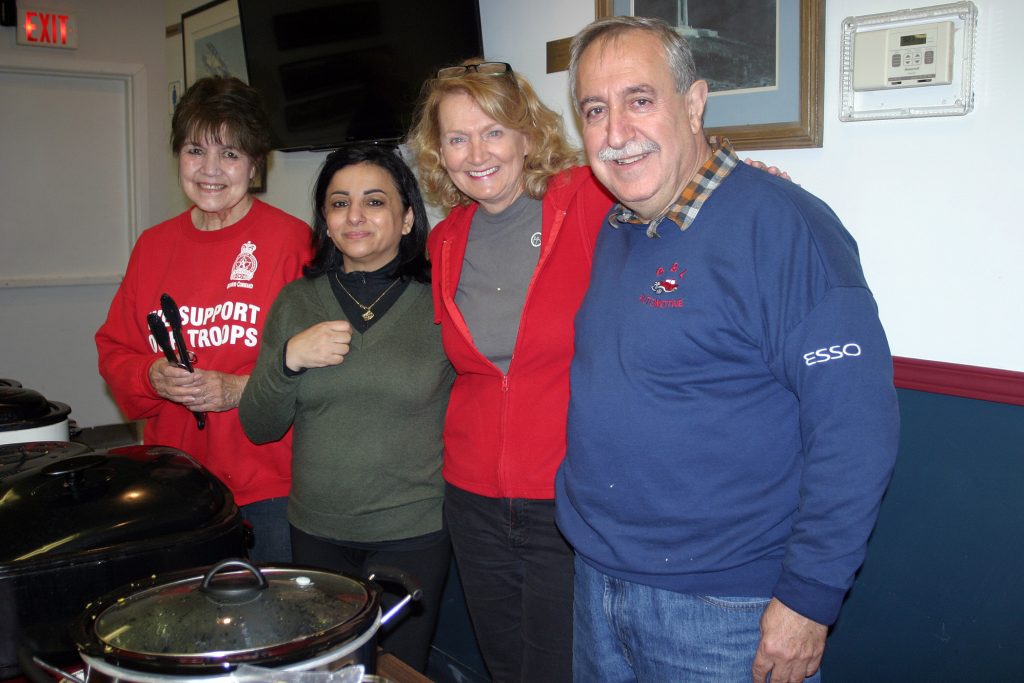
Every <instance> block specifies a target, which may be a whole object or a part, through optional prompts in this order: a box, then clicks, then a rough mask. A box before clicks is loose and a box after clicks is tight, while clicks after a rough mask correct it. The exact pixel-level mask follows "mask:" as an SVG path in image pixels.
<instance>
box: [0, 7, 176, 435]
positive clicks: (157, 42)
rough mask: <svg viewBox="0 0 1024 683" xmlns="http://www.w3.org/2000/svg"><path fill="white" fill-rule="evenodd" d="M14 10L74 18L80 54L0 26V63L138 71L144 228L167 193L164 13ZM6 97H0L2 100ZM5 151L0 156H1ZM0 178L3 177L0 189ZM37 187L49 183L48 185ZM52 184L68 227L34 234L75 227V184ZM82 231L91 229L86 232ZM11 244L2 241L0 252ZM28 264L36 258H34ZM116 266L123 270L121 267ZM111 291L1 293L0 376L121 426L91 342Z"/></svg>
mask: <svg viewBox="0 0 1024 683" xmlns="http://www.w3.org/2000/svg"><path fill="white" fill-rule="evenodd" d="M19 4H21V5H22V6H28V7H31V8H33V9H36V8H38V9H41V10H44V11H46V10H56V11H61V12H66V13H67V12H69V13H72V14H75V15H77V17H78V28H79V43H78V44H79V47H78V49H77V50H59V49H54V48H38V47H28V46H21V45H17V44H16V41H15V29H14V27H3V28H0V64H8V65H10V64H12V63H15V62H17V63H25V62H29V63H31V64H33V66H36V65H38V66H41V67H48V68H50V67H52V68H54V69H65V68H70V69H74V68H75V65H76V64H79V65H80V64H85V63H90V64H99V63H102V64H127V65H139V66H141V67H142V68H141V71H140V72H139V82H140V83H144V90H145V92H144V93H143V97H144V101H145V106H144V107H143V110H144V111H143V115H142V117H141V120H139V121H137V122H136V123H137V125H139V126H142V127H144V129H145V133H144V138H143V139H142V142H141V146H142V147H143V149H142V150H140V156H141V160H140V162H139V167H140V175H139V177H137V178H136V182H137V183H138V186H139V192H138V197H139V208H138V222H139V223H141V224H142V226H141V227H146V226H148V225H151V224H152V223H154V222H156V221H157V220H158V219H160V218H162V217H164V216H166V215H167V201H166V194H165V193H164V192H162V191H154V189H155V188H163V187H165V185H166V184H167V180H166V170H165V166H164V165H163V164H162V163H161V161H162V159H163V158H164V156H165V152H164V147H165V146H166V142H165V140H166V135H165V134H164V132H163V131H162V128H161V125H162V123H161V122H162V116H163V114H164V112H165V111H166V88H167V83H166V77H165V75H164V54H163V49H162V45H163V42H162V41H163V35H164V21H163V14H162V13H161V12H159V11H154V9H158V6H156V5H154V4H152V3H146V2H139V3H136V2H124V1H122V0H32V2H31V3H28V2H25V3H19ZM4 96H5V94H4V93H3V92H0V97H4ZM88 114H89V112H83V116H82V121H83V125H82V130H81V131H80V133H81V135H83V136H87V135H89V130H88V125H87V124H85V123H84V122H85V121H88V119H89V116H88ZM36 123H37V121H35V120H26V121H24V125H25V126H32V125H34V124H36ZM4 153H5V152H4V151H3V150H0V154H4ZM75 153H76V150H75V149H68V148H66V147H65V146H60V147H59V148H56V149H51V150H39V154H49V155H52V157H53V158H54V159H55V160H58V162H59V160H60V159H62V158H68V157H70V156H72V155H74V154H75ZM4 167H5V168H8V169H10V168H12V167H15V168H16V167H17V166H16V164H12V163H11V160H10V159H5V164H4ZM8 172H10V171H8ZM4 180H6V179H0V182H3V181H4ZM22 180H23V179H22ZM41 182H42V183H46V178H42V179H41ZM54 185H55V186H54V187H52V188H47V192H46V193H45V195H46V199H47V200H48V202H49V203H50V204H51V205H52V204H57V205H58V206H59V205H64V206H65V207H69V208H68V210H67V212H66V214H65V215H64V216H63V217H62V219H63V220H65V221H66V224H65V225H63V226H53V225H52V224H41V225H38V226H32V227H33V229H35V230H39V231H47V232H51V233H53V234H54V236H55V237H56V235H58V234H59V233H60V231H59V230H54V229H53V228H54V227H61V228H62V229H64V230H67V229H74V226H75V221H76V215H75V212H74V211H73V209H71V208H70V207H74V206H75V205H76V204H79V203H81V202H80V201H79V199H81V194H80V193H82V192H83V189H82V188H81V187H77V186H75V184H74V183H54ZM83 185H85V184H84V183H83ZM76 192H77V193H79V195H78V197H76ZM112 210H118V209H112ZM120 210H123V209H120ZM0 211H3V212H8V213H6V214H5V215H11V213H10V211H11V207H0ZM69 226H70V227H69ZM80 227H81V229H88V226H80ZM10 237H11V236H10V235H0V245H2V244H3V243H4V242H6V241H7V240H8V239H9V238H10ZM118 246H119V247H120V246H121V245H118ZM0 248H4V247H3V246H0ZM50 248H52V249H54V250H62V249H64V250H66V249H67V247H66V246H65V245H62V243H61V241H60V240H59V239H53V240H52V245H51V246H50ZM124 253H125V254H126V253H127V252H126V251H125V252H124ZM32 256H33V257H34V258H39V255H38V254H35V255H32ZM123 267H124V264H121V266H120V268H122V269H123ZM115 289H116V285H113V284H100V285H76V286H46V287H24V288H23V287H2V286H0V316H2V317H0V320H2V328H3V334H2V335H0V377H7V378H12V379H16V380H19V381H21V382H22V383H23V384H24V385H25V386H27V387H30V388H33V389H36V390H38V391H41V392H42V393H43V394H44V395H45V396H46V397H48V398H49V399H51V400H55V401H61V402H63V403H67V404H68V405H70V406H71V408H72V413H71V417H72V418H73V419H75V420H77V421H78V423H79V424H81V425H82V426H92V425H95V424H106V423H110V422H117V421H120V419H121V417H120V413H119V412H118V410H117V408H116V406H115V405H114V403H113V401H112V400H111V399H110V397H109V395H108V394H107V392H106V388H105V385H104V384H103V381H102V380H101V379H100V377H99V374H98V372H97V370H96V349H95V346H94V344H93V339H92V337H93V333H94V332H95V331H96V328H97V327H98V326H99V324H100V322H102V320H103V319H104V317H105V316H106V311H107V306H108V304H109V303H110V300H111V298H112V297H113V295H114V291H115Z"/></svg>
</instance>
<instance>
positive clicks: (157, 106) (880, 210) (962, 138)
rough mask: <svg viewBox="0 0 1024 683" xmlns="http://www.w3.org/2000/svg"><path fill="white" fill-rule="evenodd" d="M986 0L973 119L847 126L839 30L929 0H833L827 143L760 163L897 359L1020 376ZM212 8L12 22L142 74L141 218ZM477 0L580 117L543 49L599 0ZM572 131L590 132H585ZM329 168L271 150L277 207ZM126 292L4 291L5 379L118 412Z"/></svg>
mask: <svg viewBox="0 0 1024 683" xmlns="http://www.w3.org/2000/svg"><path fill="white" fill-rule="evenodd" d="M786 1H791V0H786ZM975 2H976V4H977V5H978V8H979V16H980V22H979V29H978V50H977V58H976V74H975V92H976V101H975V111H974V112H972V113H971V114H969V115H967V116H966V117H949V118H940V119H911V120H902V121H882V122H860V123H841V122H840V121H839V120H838V116H837V113H836V112H837V110H838V75H839V40H840V26H841V22H842V20H843V19H844V18H845V17H847V16H853V15H862V14H870V13H876V12H888V11H893V10H898V9H907V8H910V7H916V6H921V5H901V4H897V3H895V2H891V1H887V0H829V1H828V2H827V16H826V36H825V37H826V48H825V49H826V54H825V103H824V104H825V135H824V137H825V146H824V147H823V148H822V149H814V150H784V151H761V152H754V153H751V154H752V155H753V156H755V157H756V158H760V159H763V160H765V161H768V162H771V163H775V164H778V165H780V166H782V167H783V168H785V169H786V170H788V171H789V172H790V173H791V174H792V175H793V177H794V178H796V179H797V181H799V182H800V183H802V184H803V185H804V186H805V187H806V188H807V189H809V190H810V191H812V192H814V193H815V194H817V195H819V196H820V197H822V198H823V199H825V200H826V201H827V202H828V203H829V204H831V205H832V207H833V208H834V209H835V210H836V212H837V213H838V214H839V215H840V217H842V218H843V220H844V222H845V223H846V225H847V226H848V227H849V228H850V230H851V232H852V233H853V234H854V235H855V236H856V237H857V239H858V241H859V242H860V245H861V251H862V257H863V261H864V266H865V270H866V271H867V274H868V278H869V280H870V282H871V284H872V287H873V289H874V290H875V293H876V296H877V298H878V300H879V303H880V306H881V309H882V317H883V321H884V322H885V325H886V328H887V330H888V332H889V336H890V341H891V344H892V347H893V352H894V353H896V354H897V355H904V356H912V357H919V358H926V359H931V360H942V361H948V362H957V363H965V364H971V365H980V366H990V367H998V368H1005V369H1010V370H1017V371H1024V360H1021V359H1020V358H1019V357H1017V356H1016V354H1015V352H1016V349H1017V347H1018V346H1020V341H1021V340H1022V338H1024V315H1022V313H1021V310H1022V306H1021V304H1020V303H1019V301H1018V300H1019V299H1020V298H1021V296H1022V294H1024V268H1021V267H1020V264H1021V263H1022V262H1024V235H1021V234H1020V230H1019V228H1018V223H1019V220H1017V218H1016V215H1015V214H1014V212H1013V209H1014V208H1016V207H1015V202H1014V200H1015V199H1016V197H1015V193H1017V192H1021V191H1022V190H1024V188H1022V183H1021V182H1020V178H1021V177H1022V174H1021V173H1020V172H1019V171H1018V169H1017V164H1018V163H1019V162H1018V159H1019V158H1020V157H1021V156H1022V155H1021V152H1022V151H1024V143H1022V142H1021V140H1020V138H1019V137H1018V136H1017V134H1016V133H1017V126H1016V123H1017V122H1016V117H1014V114H1015V113H1016V112H1018V111H1020V109H1018V108H1019V107H1021V106H1022V105H1024V94H1022V93H1021V89H1020V88H1019V87H1017V85H1018V84H1019V83H1020V79H1019V78H1018V77H1017V74H1016V72H1015V67H1016V66H1018V65H1019V64H1020V63H1021V59H1020V57H1019V55H1017V53H1016V51H1015V50H1014V48H1015V47H1016V44H1015V42H1014V41H1015V38H1016V35H1017V31H1016V28H1017V27H1018V26H1019V25H1020V24H1019V23H1018V22H1020V23H1021V24H1024V3H1019V2H1017V1H1016V0H975ZM199 4H201V2H197V1H195V0H165V2H164V3H150V2H138V3H136V2H123V1H121V0H34V1H33V3H32V6H33V7H38V8H40V9H55V10H61V11H65V12H72V13H75V14H77V15H78V19H79V28H80V41H79V48H78V50H76V51H67V52H65V51H58V50H52V49H43V48H28V47H24V46H17V45H15V35H14V29H13V28H3V29H0V62H2V61H3V60H5V59H9V58H17V59H25V58H26V55H28V56H29V58H32V59H39V60H44V61H55V62H57V63H60V62H61V61H62V60H64V61H74V60H85V61H93V62H122V63H131V64H141V65H143V69H144V73H145V81H146V101H147V103H148V106H149V113H148V116H147V117H145V118H146V120H145V123H146V127H147V132H146V140H147V141H148V144H147V150H146V153H147V155H146V158H147V159H148V177H146V178H143V179H141V182H143V183H144V185H145V189H146V191H145V192H144V193H143V195H144V197H145V201H144V203H145V205H144V206H143V207H142V209H143V215H144V216H145V217H146V219H145V220H144V221H143V222H144V223H145V225H151V224H154V223H156V222H158V221H160V220H163V219H165V218H167V217H169V216H171V215H173V214H174V213H177V212H179V211H181V210H183V209H184V208H185V200H184V198H183V197H182V196H181V193H180V191H179V190H178V189H177V181H176V170H175V169H176V167H175V164H174V163H173V160H172V157H171V155H170V152H169V150H168V149H167V136H168V133H169V121H170V114H169V105H168V97H167V85H168V82H169V81H172V80H180V79H181V74H180V69H181V66H180V63H181V51H180V38H170V39H166V38H165V37H164V30H165V27H166V26H167V25H169V24H173V23H176V22H177V21H178V20H179V18H180V15H181V13H182V12H183V11H187V10H188V9H191V8H192V7H195V6H198V5H199ZM480 4H481V16H482V24H483V33H484V45H485V52H486V56H487V57H488V58H491V59H501V60H505V61H508V62H510V63H512V64H513V65H514V67H515V68H516V69H517V70H518V71H520V72H522V73H523V74H525V75H526V76H527V77H528V78H529V79H530V80H531V82H532V83H533V84H534V86H535V87H536V88H537V91H538V92H539V94H540V96H541V97H542V98H543V99H544V100H545V101H546V102H547V103H548V104H549V105H550V106H552V107H553V108H555V109H556V110H559V111H561V112H563V114H565V115H567V116H570V111H571V110H570V107H569V103H568V95H567V93H568V81H567V75H566V74H565V73H564V72H563V73H557V74H550V75H549V74H546V73H545V43H546V42H547V41H550V40H554V39H557V38H563V37H567V36H570V35H572V34H573V33H575V32H576V31H577V30H579V29H580V28H581V27H582V26H583V25H584V24H586V23H587V22H588V21H590V20H591V19H592V18H593V13H594V3H593V0H556V1H552V0H516V2H510V1H508V0H481V3H480ZM1016 42H1019V41H1016ZM0 96H2V93H0ZM570 118H571V117H570ZM26 125H31V122H26ZM568 128H569V130H570V132H571V133H572V134H573V135H574V136H575V137H577V138H578V136H576V133H575V129H574V125H573V124H572V123H570V125H569V126H568ZM83 134H88V131H83ZM73 151H74V150H55V151H54V153H73ZM322 159H323V154H322V153H309V152H302V153H289V154H283V153H276V154H274V155H273V159H272V160H271V172H270V176H269V178H268V187H269V192H268V193H267V194H266V195H265V199H266V200H267V201H269V202H270V203H272V204H275V205H277V206H280V207H282V208H284V209H285V210H287V211H289V212H291V213H293V214H295V215H297V216H299V217H301V218H303V219H308V216H309V207H308V204H309V187H310V182H311V180H312V178H313V175H314V173H315V172H316V169H317V167H318V166H319V164H320V162H321V161H322ZM74 192H75V188H73V187H72V188H66V187H63V188H54V195H53V196H54V199H53V201H55V202H56V201H62V199H61V197H62V196H67V194H68V193H71V194H72V195H73V193H74ZM0 210H3V207H0ZM69 220H73V216H69ZM41 229H45V226H41ZM2 238H3V236H2V235H0V239H2ZM0 248H2V246H0ZM54 248H55V249H60V248H61V246H60V245H59V244H55V245H54ZM113 293H114V286H112V285H95V286H77V287H38V288H17V289H11V288H6V289H5V288H2V287H0V312H2V313H0V315H2V318H0V319H2V322H3V329H4V334H3V335H2V336H0V377H9V378H13V379H18V380H20V381H22V382H23V383H24V384H25V385H26V386H29V387H32V388H36V389H39V390H40V391H42V392H43V393H44V394H45V395H47V396H48V397H50V398H51V399H53V400H58V401H63V402H65V403H68V404H70V405H71V406H72V409H73V413H72V417H73V418H75V419H77V420H78V422H79V423H80V424H82V425H83V426H92V425H96V424H105V423H109V422H114V421H117V420H119V419H120V416H119V413H118V412H117V409H116V407H115V406H114V404H113V402H112V401H111V400H110V398H109V396H108V395H107V392H106V390H105V387H104V385H103V383H102V380H101V379H100V377H99V375H98V373H97V372H96V352H95V348H94V345H93V342H92V335H93V332H94V331H95V329H96V328H97V326H98V325H99V324H100V322H101V321H102V319H103V317H104V316H105V314H106V308H107V305H108V304H109V301H110V299H111V297H112V296H113Z"/></svg>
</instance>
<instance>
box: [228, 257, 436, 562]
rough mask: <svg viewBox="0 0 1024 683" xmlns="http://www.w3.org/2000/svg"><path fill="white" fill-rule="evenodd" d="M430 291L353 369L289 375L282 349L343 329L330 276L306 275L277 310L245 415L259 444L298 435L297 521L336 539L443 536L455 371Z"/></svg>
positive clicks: (351, 358)
mask: <svg viewBox="0 0 1024 683" xmlns="http://www.w3.org/2000/svg"><path fill="white" fill-rule="evenodd" d="M432 306H433V304H432V300H431V294H430V286H429V285H426V284H421V283H418V282H411V283H409V285H408V287H407V288H406V289H405V291H404V292H403V293H402V295H401V296H400V297H399V298H398V300H397V301H396V302H395V303H394V305H393V306H392V307H391V308H390V309H389V310H388V311H387V312H386V314H384V315H383V316H382V317H381V318H380V320H378V321H376V322H375V323H374V325H373V326H371V327H370V328H369V329H368V330H367V331H366V332H365V333H363V334H360V333H359V332H356V331H353V333H352V343H351V350H350V351H349V353H348V355H346V356H345V360H344V362H342V363H341V364H340V365H335V366H332V367H326V368H311V369H309V370H306V371H305V372H303V373H302V374H299V375H296V376H291V377H290V376H288V375H286V374H285V372H284V363H283V357H284V356H283V352H284V345H285V342H287V341H288V339H290V338H291V337H292V336H294V335H295V334H297V333H298V332H301V331H302V330H305V329H306V328H308V327H310V326H312V325H314V324H316V323H319V322H322V321H325V320H345V319H346V318H345V314H344V313H343V312H342V309H341V306H340V305H339V304H338V300H337V298H336V297H335V296H334V293H333V292H332V291H331V286H330V281H329V280H328V276H321V277H318V278H316V279H314V280H309V279H307V278H301V279H299V280H296V281H295V282H292V283H291V284H289V285H287V286H286V287H285V288H284V289H283V290H282V291H281V293H280V295H279V296H278V298H277V301H275V302H274V305H273V307H272V308H271V310H270V316H269V318H268V319H267V323H266V326H265V327H264V329H263V339H262V341H261V346H260V352H259V358H258V360H257V362H256V367H255V369H254V370H253V372H252V375H251V376H250V378H249V383H248V385H247V386H246V388H245V392H244V393H243V395H242V399H241V403H240V405H239V407H238V410H239V415H240V417H241V420H242V427H243V428H244V429H245V433H246V434H247V435H248V436H249V438H250V439H252V440H253V441H254V442H256V443H264V442H267V441H274V440H276V439H280V438H281V437H282V436H283V435H284V434H285V433H286V432H287V431H288V427H289V426H291V425H293V424H294V426H295V432H294V434H293V444H292V488H291V494H290V496H289V501H288V520H289V521H290V522H291V523H292V524H293V525H294V526H296V527H297V528H299V529H301V530H302V531H304V532H306V533H309V534H313V535H316V536H321V537H324V538H331V539H335V540H339V541H355V542H361V543H365V542H373V541H388V540H398V539H403V538H412V537H415V536H421V535H423V534H428V533H431V532H434V531H438V530H439V529H441V501H442V499H443V497H444V483H443V480H442V478H441V460H442V442H441V430H442V427H443V424H444V416H445V410H446V408H447V405H448V393H449V389H450V388H451V384H452V380H453V378H454V372H453V370H452V368H451V365H450V364H449V363H448V360H447V358H446V357H445V355H444V350H443V348H442V347H441V332H440V328H439V327H438V326H437V325H435V324H434V318H433V308H432Z"/></svg>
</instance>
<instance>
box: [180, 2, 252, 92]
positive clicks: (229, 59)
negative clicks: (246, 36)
mask: <svg viewBox="0 0 1024 683" xmlns="http://www.w3.org/2000/svg"><path fill="white" fill-rule="evenodd" d="M181 42H182V54H183V56H184V59H185V87H186V88H187V87H188V86H190V85H192V84H193V83H195V82H196V81H197V80H199V79H200V78H204V77H206V76H235V77H236V78H240V79H241V80H243V81H245V82H246V83H248V82H249V74H248V71H247V70H246V67H245V46H244V44H243V43H242V25H241V23H240V22H239V20H238V0H213V2H209V3H207V4H205V5H203V6H201V7H197V8H196V9H194V10H191V11H189V12H186V13H185V14H182V15H181Z"/></svg>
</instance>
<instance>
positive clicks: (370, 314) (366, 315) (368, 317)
mask: <svg viewBox="0 0 1024 683" xmlns="http://www.w3.org/2000/svg"><path fill="white" fill-rule="evenodd" d="M373 318H374V316H373V311H371V310H370V309H369V308H367V309H366V313H363V320H365V321H366V322H370V321H371V320H373Z"/></svg>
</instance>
